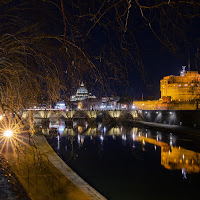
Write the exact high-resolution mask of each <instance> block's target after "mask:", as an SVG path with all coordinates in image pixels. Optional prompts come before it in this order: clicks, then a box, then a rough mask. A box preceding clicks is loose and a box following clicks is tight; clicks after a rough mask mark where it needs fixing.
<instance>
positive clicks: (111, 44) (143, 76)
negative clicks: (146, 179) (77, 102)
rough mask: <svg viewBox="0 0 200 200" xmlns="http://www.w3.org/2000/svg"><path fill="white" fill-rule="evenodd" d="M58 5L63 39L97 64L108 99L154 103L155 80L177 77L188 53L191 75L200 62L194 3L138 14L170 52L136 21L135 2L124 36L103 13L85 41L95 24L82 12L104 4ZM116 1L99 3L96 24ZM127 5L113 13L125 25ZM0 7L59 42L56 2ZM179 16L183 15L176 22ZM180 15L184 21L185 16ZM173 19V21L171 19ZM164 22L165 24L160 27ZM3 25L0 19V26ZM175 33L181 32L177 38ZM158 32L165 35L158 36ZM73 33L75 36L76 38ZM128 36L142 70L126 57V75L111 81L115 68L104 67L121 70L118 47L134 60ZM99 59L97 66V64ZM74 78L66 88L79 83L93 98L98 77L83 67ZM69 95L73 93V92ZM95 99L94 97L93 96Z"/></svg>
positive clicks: (18, 1)
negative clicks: (142, 99) (122, 97)
mask: <svg viewBox="0 0 200 200" xmlns="http://www.w3.org/2000/svg"><path fill="white" fill-rule="evenodd" d="M63 2H64V12H65V15H66V18H67V20H68V21H67V22H66V25H67V27H66V38H67V39H69V40H70V41H73V39H74V41H75V44H76V45H79V46H80V47H81V48H83V49H84V51H85V52H86V53H87V55H89V57H90V59H91V60H92V61H93V63H94V64H96V65H98V67H99V68H98V69H99V71H100V73H102V74H103V76H104V74H105V73H106V76H105V78H104V79H103V80H109V81H108V82H107V83H106V84H107V85H109V86H110V87H108V90H107V95H111V94H113V92H114V94H115V95H130V96H132V97H134V98H139V97H141V95H142V93H143V94H144V96H145V97H148V96H154V97H155V98H159V97H160V92H159V84H160V83H159V81H160V79H162V78H163V77H164V76H166V75H179V73H180V70H181V67H182V66H187V65H188V52H189V53H190V60H191V70H199V67H200V65H199V64H200V62H199V58H198V54H197V49H198V48H199V41H200V20H199V14H198V13H199V9H200V5H198V1H193V2H196V3H197V4H194V5H192V6H191V5H188V4H186V5H182V4H181V3H180V4H179V1H175V2H176V3H175V4H172V6H171V7H173V9H172V10H170V9H169V8H168V7H169V6H168V5H165V6H162V7H159V8H157V9H149V10H144V11H143V12H144V14H145V16H147V17H149V19H150V21H151V22H152V27H153V28H154V30H155V32H156V33H157V34H158V35H159V36H160V38H161V40H163V41H165V42H166V41H168V40H169V41H171V42H172V43H173V45H174V46H175V47H176V48H172V47H171V46H168V47H166V46H165V45H163V44H161V42H160V41H159V40H158V39H157V38H156V37H155V35H154V34H153V33H152V31H151V30H150V29H149V27H148V23H147V22H146V21H145V20H144V18H142V16H141V11H140V9H139V7H137V5H136V3H135V1H133V3H132V6H131V8H130V10H129V11H130V13H129V16H128V23H127V31H124V29H123V28H122V27H120V23H119V22H118V21H117V18H116V10H115V9H110V10H109V12H106V14H105V15H104V16H103V17H102V18H101V19H100V20H99V23H97V25H96V26H95V27H94V28H93V29H92V30H91V31H90V33H89V35H88V36H87V37H86V35H87V32H88V30H89V29H90V28H91V27H92V26H93V24H94V22H95V20H93V21H92V20H91V19H92V18H91V16H86V17H83V16H84V14H86V13H88V14H91V13H92V14H94V13H96V12H98V9H99V8H100V7H101V5H102V4H103V2H104V1H100V0H99V1H98V0H97V1H93V0H90V1H88V0H85V1H78V0H76V1H70V0H69V1H65V0H63ZM117 2H119V1H117V0H113V1H111V0H110V1H105V2H104V3H105V4H104V6H103V8H102V10H101V12H100V14H99V15H97V18H96V20H97V19H98V17H99V16H101V14H102V13H104V11H106V9H107V8H108V7H109V6H112V5H113V4H116V3H117ZM127 2H128V1H123V0H122V1H121V4H118V5H117V9H118V12H119V14H123V13H124V11H126V12H125V14H124V16H123V17H121V18H120V20H121V22H122V23H121V24H122V25H124V24H125V22H126V17H127ZM160 2H165V1H159V0H157V1H149V4H147V5H146V6H152V5H154V4H158V3H160ZM166 2H168V1H166ZM172 2H173V1H172ZM139 3H140V4H142V1H139ZM94 5H95V6H94ZM94 7H95V9H94ZM0 8H1V13H4V14H5V13H6V12H7V10H9V9H13V10H12V11H11V13H12V14H13V15H15V16H18V17H19V18H21V19H22V21H24V22H25V23H26V24H29V25H30V24H37V27H38V32H40V33H42V34H46V35H59V36H62V37H63V35H64V30H65V26H64V23H63V15H62V12H61V1H60V0H56V1H40V0H35V1H34V0H31V1H29V2H27V1H23V0H10V1H5V0H3V1H2V5H1V7H0ZM15 8H18V9H15ZM175 11H177V13H175ZM163 13H164V14H163ZM176 14H177V16H178V17H177V16H176ZM180 15H183V16H181V17H180ZM186 15H187V17H185V16H186ZM77 16H82V17H77ZM176 17H177V20H175V18H176ZM166 19H167V20H168V21H169V22H166ZM7 20H8V21H9V20H11V19H10V18H9V17H7ZM5 22H6V21H5V18H4V23H5ZM70 27H71V29H70ZM176 28H177V29H176ZM71 30H72V31H71ZM177 30H181V31H180V33H179V31H177ZM72 32H73V33H74V35H75V37H74V38H72V37H73V34H72ZM163 32H164V34H166V35H164V36H163ZM177 32H178V33H177ZM79 33H80V34H81V36H80V37H79ZM131 34H133V35H134V37H135V41H136V42H137V45H138V50H139V54H140V56H141V62H140V64H141V63H142V65H143V66H144V71H141V68H140V66H139V65H140V64H139V65H138V64H136V63H137V62H133V60H132V59H129V56H127V57H128V59H127V62H126V66H127V73H126V74H127V75H126V76H124V77H122V78H121V77H120V75H118V78H115V75H113V77H112V78H109V76H112V75H111V74H112V71H115V68H109V66H111V65H113V66H115V65H118V64H116V63H115V61H116V60H117V59H119V60H118V62H119V63H120V65H121V67H119V69H120V70H119V71H121V72H122V71H125V70H123V67H122V66H123V65H125V60H124V58H123V56H124V52H123V47H124V46H125V47H126V48H127V49H128V51H129V54H130V55H134V56H133V57H134V58H136V60H137V52H136V48H135V41H134V40H133V39H132V37H131ZM123 40H125V41H126V45H124V46H123ZM124 44H125V43H124ZM54 45H55V51H56V49H59V48H61V44H59V43H57V42H55V44H54ZM111 51H112V53H111ZM71 52H72V51H71ZM71 52H70V53H71ZM52 53H53V52H52ZM76 54H77V52H76ZM129 54H128V55H129ZM70 56H71V57H70V59H73V58H72V57H73V56H74V54H70ZM101 56H102V61H101V62H100V57H101ZM104 57H105V60H104ZM70 59H68V61H69V62H71V60H70ZM109 61H110V63H111V64H110V65H108V64H107V63H108V62H109ZM61 63H62V64H63V69H62V70H63V73H64V71H65V68H66V69H67V70H68V63H67V62H66V60H65V59H63V60H62V61H61ZM81 63H82V65H83V66H84V65H87V63H86V64H84V63H85V61H83V60H82V59H81V60H80V63H79V65H80V66H81ZM79 69H80V68H79V67H78V68H77V72H78V70H79ZM186 69H187V68H186ZM116 71H117V70H116ZM87 73H88V74H89V75H88V74H87ZM116 73H118V72H116ZM74 74H76V71H74ZM77 74H78V75H77V77H74V78H73V79H79V80H76V81H74V82H73V84H72V81H71V79H72V76H71V75H69V76H71V79H69V78H68V80H66V84H68V85H70V86H74V88H75V87H76V86H77V85H78V84H79V82H80V79H83V80H85V83H86V86H87V87H88V89H89V90H90V91H92V93H94V94H96V93H98V92H97V90H98V91H100V90H99V85H100V84H102V83H101V81H100V80H99V79H98V78H96V79H95V78H93V76H92V75H91V74H90V69H87V68H86V69H85V70H83V72H81V73H77ZM119 74H120V73H119ZM64 78H65V77H64ZM115 79H116V80H115ZM117 79H119V80H120V81H121V80H122V82H124V84H123V83H120V81H119V80H117ZM123 79H124V80H123ZM127 79H128V82H129V83H130V84H129V85H127V84H126V80H127ZM67 81H68V82H67ZM90 81H91V82H90ZM102 82H103V81H102ZM90 86H91V88H90ZM106 88H107V87H105V88H104V90H102V91H101V92H100V94H101V95H103V94H105V93H104V92H105V90H106ZM71 91H72V93H73V91H74V90H71ZM96 95H97V96H98V94H96Z"/></svg>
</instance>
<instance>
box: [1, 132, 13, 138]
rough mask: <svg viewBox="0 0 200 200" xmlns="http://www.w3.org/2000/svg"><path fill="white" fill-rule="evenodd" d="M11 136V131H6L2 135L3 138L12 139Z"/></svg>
mask: <svg viewBox="0 0 200 200" xmlns="http://www.w3.org/2000/svg"><path fill="white" fill-rule="evenodd" d="M12 135H13V131H12V130H6V131H5V132H4V133H3V136H4V137H8V138H9V137H12Z"/></svg>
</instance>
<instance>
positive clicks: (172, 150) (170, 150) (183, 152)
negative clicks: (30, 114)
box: [61, 126, 200, 176]
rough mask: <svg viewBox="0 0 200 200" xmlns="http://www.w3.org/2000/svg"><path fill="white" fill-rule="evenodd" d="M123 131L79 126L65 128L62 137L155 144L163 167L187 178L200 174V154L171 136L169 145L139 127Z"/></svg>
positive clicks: (120, 129) (113, 128) (112, 128)
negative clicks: (119, 139)
mask: <svg viewBox="0 0 200 200" xmlns="http://www.w3.org/2000/svg"><path fill="white" fill-rule="evenodd" d="M125 132H126V134H125V133H124V130H122V127H111V128H110V129H107V128H106V127H101V129H100V128H99V127H94V128H92V127H85V128H84V127H82V126H77V129H73V128H64V129H63V132H62V134H61V136H78V138H79V142H80V143H82V144H83V143H84V138H85V137H86V136H91V138H93V136H98V137H99V138H100V140H102V142H103V140H104V137H105V136H113V137H116V136H121V137H122V141H126V140H127V139H128V138H129V139H131V140H132V141H133V142H134V141H137V142H140V143H141V144H142V145H143V147H145V143H149V144H153V145H154V148H155V150H156V149H157V147H158V146H159V147H160V148H161V165H163V166H164V167H165V168H166V169H169V170H175V169H177V170H182V173H183V174H184V176H185V172H187V173H199V172H200V153H197V152H195V151H191V150H187V149H184V148H182V147H177V146H175V144H174V143H175V142H174V138H173V136H172V135H170V139H169V144H168V143H166V142H163V141H161V139H160V136H159V135H157V136H156V137H155V136H154V137H153V136H151V137H150V135H149V134H148V133H147V132H145V131H142V130H140V129H138V128H137V127H134V128H132V129H131V130H129V131H125Z"/></svg>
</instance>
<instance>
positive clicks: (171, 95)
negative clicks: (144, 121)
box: [133, 67, 200, 110]
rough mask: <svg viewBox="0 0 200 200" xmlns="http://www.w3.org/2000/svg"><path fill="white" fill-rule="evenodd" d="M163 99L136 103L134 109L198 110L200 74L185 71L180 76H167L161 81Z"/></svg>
mask: <svg viewBox="0 0 200 200" xmlns="http://www.w3.org/2000/svg"><path fill="white" fill-rule="evenodd" d="M160 92H161V98H160V99H159V100H154V101H134V102H133V109H141V110H167V109H170V110H171V109H172V110H196V109H198V107H199V105H198V100H199V99H200V74H199V73H198V72H197V71H185V67H183V69H182V71H181V73H180V76H173V75H170V76H165V77H164V78H163V79H162V80H161V81H160Z"/></svg>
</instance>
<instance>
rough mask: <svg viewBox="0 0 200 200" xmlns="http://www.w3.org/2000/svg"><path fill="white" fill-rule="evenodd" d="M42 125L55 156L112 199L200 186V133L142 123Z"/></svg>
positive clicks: (188, 194)
mask: <svg viewBox="0 0 200 200" xmlns="http://www.w3.org/2000/svg"><path fill="white" fill-rule="evenodd" d="M49 128H50V129H52V128H57V130H58V132H59V134H60V136H52V135H51V133H52V132H51V131H50V135H49V129H43V132H44V133H45V134H47V136H46V138H47V140H48V142H49V143H50V145H51V146H52V147H53V149H54V150H55V151H56V152H57V153H58V155H59V156H60V157H61V158H62V159H63V160H64V161H65V162H66V163H67V164H68V165H69V166H70V167H71V168H72V169H73V170H74V171H75V172H76V173H77V174H78V175H80V176H81V177H82V178H83V179H84V180H85V181H86V182H88V183H89V184H90V185H91V186H92V187H94V188H95V189H96V190H97V191H99V192H100V193H101V194H102V195H104V196H105V197H106V198H107V199H112V200H132V199H136V200H140V199H141V200H143V199H196V198H197V197H198V196H197V197H196V195H199V186H200V136H191V135H190V134H189V133H188V134H184V135H182V134H178V135H176V134H175V133H173V132H161V131H157V130H155V129H154V130H151V129H150V128H148V129H146V128H143V127H124V126H121V125H120V126H116V127H106V126H103V125H102V124H101V123H99V124H98V126H97V127H93V128H91V127H88V125H87V122H85V123H81V125H80V124H77V123H74V124H73V127H71V128H70V127H66V126H65V123H64V121H57V122H54V123H53V122H51V123H50V127H49Z"/></svg>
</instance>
